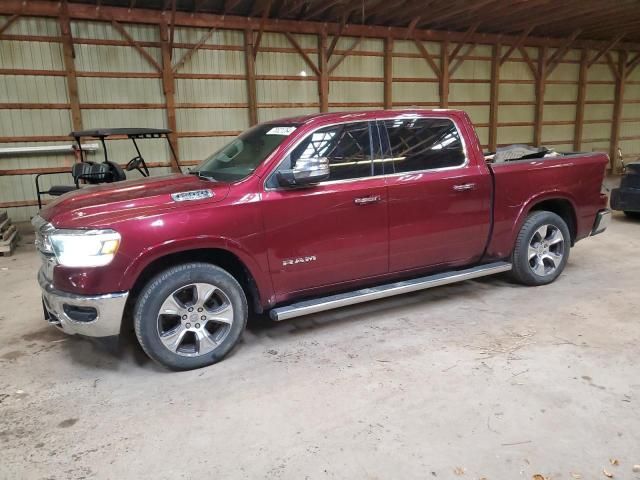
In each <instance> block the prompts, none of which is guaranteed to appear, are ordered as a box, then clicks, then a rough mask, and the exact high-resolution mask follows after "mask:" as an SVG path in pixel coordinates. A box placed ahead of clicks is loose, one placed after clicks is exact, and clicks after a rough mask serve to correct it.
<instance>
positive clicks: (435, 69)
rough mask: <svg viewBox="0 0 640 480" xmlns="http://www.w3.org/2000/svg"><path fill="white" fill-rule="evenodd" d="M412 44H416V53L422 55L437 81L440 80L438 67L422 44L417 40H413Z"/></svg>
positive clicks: (440, 73) (440, 74)
mask: <svg viewBox="0 0 640 480" xmlns="http://www.w3.org/2000/svg"><path fill="white" fill-rule="evenodd" d="M413 42H414V43H415V44H416V47H418V51H419V52H420V55H422V58H424V59H425V60H426V61H427V63H428V64H429V66H430V67H431V69H432V70H433V72H434V73H435V74H436V77H438V79H440V78H442V72H441V70H440V67H438V65H437V64H436V62H435V60H434V59H433V56H432V55H431V54H430V53H429V51H428V50H427V49H426V47H425V46H424V44H423V43H422V42H421V41H420V40H418V39H417V38H414V39H413ZM443 45H444V44H443Z"/></svg>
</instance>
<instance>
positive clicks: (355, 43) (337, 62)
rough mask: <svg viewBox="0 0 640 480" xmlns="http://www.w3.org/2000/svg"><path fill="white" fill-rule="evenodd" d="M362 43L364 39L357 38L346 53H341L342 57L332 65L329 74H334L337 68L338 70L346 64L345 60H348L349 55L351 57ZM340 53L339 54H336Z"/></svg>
mask: <svg viewBox="0 0 640 480" xmlns="http://www.w3.org/2000/svg"><path fill="white" fill-rule="evenodd" d="M361 41H362V37H360V38H357V39H356V40H354V41H353V44H351V46H350V47H349V48H348V49H347V50H345V51H344V52H340V53H342V56H341V57H340V58H339V59H337V60H336V61H335V62H334V63H333V65H331V66H330V67H329V73H331V72H333V71H334V70H335V69H336V68H338V66H339V65H340V64H341V63H342V62H344V60H345V58H347V57H348V56H349V55H351V53H352V52H353V51H354V50H355V49H356V48H357V47H358V45H360V42H361ZM336 53H338V52H336Z"/></svg>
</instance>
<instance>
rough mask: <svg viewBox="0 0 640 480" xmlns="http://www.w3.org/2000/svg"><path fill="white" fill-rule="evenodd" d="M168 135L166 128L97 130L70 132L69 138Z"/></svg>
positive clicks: (156, 136)
mask: <svg viewBox="0 0 640 480" xmlns="http://www.w3.org/2000/svg"><path fill="white" fill-rule="evenodd" d="M169 133H171V130H168V129H166V128H97V129H95V130H82V131H78V132H71V133H70V134H69V136H71V137H74V138H80V137H93V138H106V137H111V136H116V135H118V136H127V137H129V138H159V137H162V136H164V135H168V134H169Z"/></svg>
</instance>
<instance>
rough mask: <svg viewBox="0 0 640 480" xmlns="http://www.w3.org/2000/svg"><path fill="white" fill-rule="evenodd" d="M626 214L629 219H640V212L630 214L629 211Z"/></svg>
mask: <svg viewBox="0 0 640 480" xmlns="http://www.w3.org/2000/svg"><path fill="white" fill-rule="evenodd" d="M624 214H625V215H626V216H627V217H629V218H633V219H634V220H639V219H640V212H630V211H629V210H625V212H624Z"/></svg>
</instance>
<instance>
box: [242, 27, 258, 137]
mask: <svg viewBox="0 0 640 480" xmlns="http://www.w3.org/2000/svg"><path fill="white" fill-rule="evenodd" d="M253 42H254V40H253V31H252V30H245V31H244V60H245V68H246V71H247V103H248V105H249V125H250V126H253V125H255V124H257V123H258V102H257V100H256V96H257V95H256V62H255V54H254V43H253Z"/></svg>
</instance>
